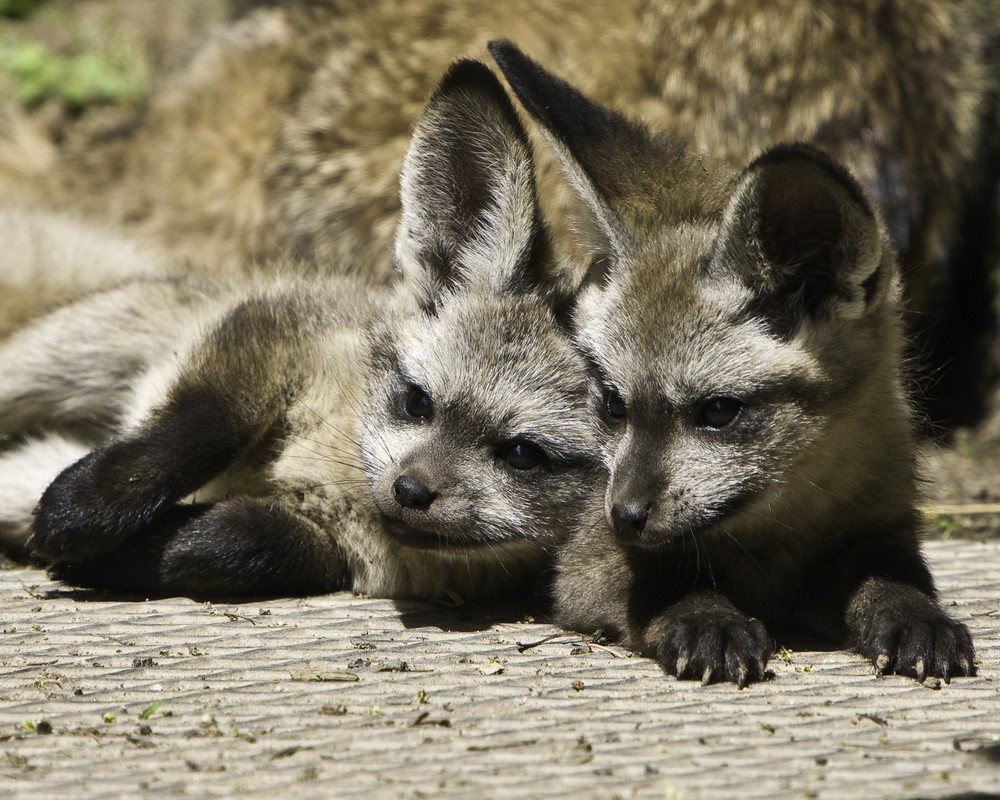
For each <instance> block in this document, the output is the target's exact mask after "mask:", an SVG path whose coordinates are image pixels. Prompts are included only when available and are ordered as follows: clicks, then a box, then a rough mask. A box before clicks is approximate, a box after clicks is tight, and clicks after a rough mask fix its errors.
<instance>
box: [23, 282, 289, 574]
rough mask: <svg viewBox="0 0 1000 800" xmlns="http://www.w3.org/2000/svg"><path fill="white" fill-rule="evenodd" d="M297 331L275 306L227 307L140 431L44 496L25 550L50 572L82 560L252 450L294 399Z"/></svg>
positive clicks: (99, 452)
mask: <svg viewBox="0 0 1000 800" xmlns="http://www.w3.org/2000/svg"><path fill="white" fill-rule="evenodd" d="M307 328H308V320H303V319H301V318H299V317H298V315H297V314H296V313H295V309H294V308H291V307H287V308H286V307H285V306H284V305H283V304H282V303H280V302H277V301H272V302H267V301H265V300H247V301H245V302H243V303H241V304H240V305H238V306H236V307H235V308H234V309H233V311H232V312H231V313H230V314H229V315H228V316H226V317H225V318H224V319H223V320H222V321H221V322H220V323H219V325H218V326H217V327H216V329H215V330H214V331H212V333H211V334H210V335H208V336H207V337H206V340H205V341H204V342H203V343H202V344H201V346H200V347H198V348H196V349H195V350H194V351H193V352H192V353H191V355H190V357H189V359H188V361H187V363H185V364H183V365H181V367H180V369H179V371H178V373H177V377H176V379H175V381H174V383H173V385H172V386H171V387H170V388H169V389H168V390H167V392H166V397H165V399H164V400H163V402H162V403H160V404H158V405H154V408H153V410H152V412H151V413H150V414H149V415H148V416H147V417H146V419H145V420H144V421H143V422H141V423H139V424H138V425H137V426H136V427H135V428H133V429H130V430H127V431H125V432H123V433H121V434H119V435H117V436H115V437H112V438H111V439H110V440H108V441H107V442H105V443H104V444H102V445H100V446H99V447H97V448H96V449H95V450H94V451H93V452H91V453H89V454H88V455H86V456H84V457H83V458H82V459H80V460H79V461H77V462H76V463H75V464H73V465H72V466H70V467H68V468H67V469H66V470H64V471H63V472H62V473H61V474H60V475H59V476H58V477H57V478H56V479H55V480H54V481H53V482H52V484H51V485H50V486H49V487H48V489H46V491H45V493H44V494H43V495H42V498H41V501H40V502H39V505H38V510H37V513H36V516H35V522H34V528H33V534H32V536H31V539H30V541H29V543H28V546H29V548H30V549H32V550H33V551H34V552H35V553H36V554H37V555H39V556H40V557H42V558H43V559H45V560H46V561H48V562H49V563H50V564H53V565H57V564H60V563H65V562H79V561H89V560H92V559H94V558H95V557H97V556H99V555H101V554H102V553H106V552H108V551H110V550H112V549H114V548H115V547H116V546H118V545H119V544H120V543H121V542H122V541H124V540H125V539H126V538H128V537H129V536H131V535H132V534H133V533H136V532H138V531H140V530H144V529H148V528H149V525H150V523H152V522H154V521H155V520H156V519H158V518H159V517H161V516H162V515H163V514H164V513H165V512H166V511H167V510H169V509H170V508H171V507H172V506H173V505H174V504H175V503H176V502H177V501H178V500H180V499H181V498H183V497H185V496H186V495H189V494H191V493H192V492H194V491H195V490H196V489H198V488H200V487H201V486H203V485H205V484H206V483H207V482H208V481H210V480H211V479H212V478H214V477H216V476H217V475H219V474H220V473H221V472H222V471H223V470H225V469H226V468H227V467H229V466H231V465H232V464H234V462H236V461H237V460H238V459H239V458H240V456H241V455H244V454H246V453H247V452H249V451H251V450H253V449H254V448H255V447H256V446H258V445H260V444H261V443H262V442H263V441H264V440H265V438H266V437H267V436H268V434H270V433H272V432H274V431H275V430H276V428H277V427H278V426H279V422H280V420H281V419H282V416H283V414H284V412H285V410H286V409H287V406H288V402H289V398H290V396H291V394H292V393H294V391H295V387H296V385H297V383H298V381H299V377H300V376H299V375H298V369H297V368H296V366H295V365H296V364H297V363H302V362H304V361H306V359H301V358H300V356H301V355H302V354H301V352H300V345H301V340H300V338H299V337H300V335H301V333H302V331H304V330H306V329H307Z"/></svg>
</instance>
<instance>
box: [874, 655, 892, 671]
mask: <svg viewBox="0 0 1000 800" xmlns="http://www.w3.org/2000/svg"><path fill="white" fill-rule="evenodd" d="M888 667H889V656H888V655H887V654H886V653H879V654H878V657H877V658H876V659H875V671H876V672H877V673H878V674H879V675H884V674H885V671H886V669H887V668H888Z"/></svg>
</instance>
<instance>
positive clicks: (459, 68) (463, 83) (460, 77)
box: [438, 58, 502, 92]
mask: <svg viewBox="0 0 1000 800" xmlns="http://www.w3.org/2000/svg"><path fill="white" fill-rule="evenodd" d="M483 85H486V86H491V85H496V86H497V87H500V81H499V80H497V77H496V76H495V75H494V74H493V72H492V71H491V70H490V68H489V67H487V66H486V65H485V64H484V63H482V62H481V61H475V60H473V59H471V58H460V59H459V60H458V61H455V62H454V63H453V64H452V65H451V66H450V67H448V69H447V70H446V71H445V73H444V76H443V77H442V78H441V82H440V83H439V84H438V91H439V92H447V91H452V90H454V89H461V88H463V87H468V86H475V87H480V86H483ZM500 88H502V87H500Z"/></svg>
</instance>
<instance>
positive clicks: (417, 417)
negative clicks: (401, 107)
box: [362, 61, 600, 551]
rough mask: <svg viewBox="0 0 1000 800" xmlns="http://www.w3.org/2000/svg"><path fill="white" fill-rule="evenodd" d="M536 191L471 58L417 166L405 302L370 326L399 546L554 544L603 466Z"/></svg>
mask: <svg viewBox="0 0 1000 800" xmlns="http://www.w3.org/2000/svg"><path fill="white" fill-rule="evenodd" d="M534 186H535V184H534V170H533V164H532V158H531V148H530V145H529V143H528V139H527V136H526V134H525V131H524V130H523V128H522V126H521V124H520V122H519V120H518V117H517V114H516V112H515V111H514V108H513V106H512V104H511V102H510V100H509V98H508V97H507V95H506V93H505V91H504V89H503V87H502V86H501V85H500V83H499V81H498V80H497V79H496V78H495V77H494V76H493V74H492V73H491V72H490V71H489V69H487V68H486V67H485V66H484V65H483V64H480V63H477V62H472V61H461V62H458V63H457V64H456V65H454V66H453V67H452V68H451V69H450V70H449V72H448V73H447V74H446V76H445V77H444V79H443V81H442V83H441V84H440V86H439V87H438V89H437V90H436V91H435V93H434V94H433V95H432V97H431V98H430V100H429V102H428V104H427V106H426V108H425V110H424V112H423V114H422V116H421V118H420V120H419V122H418V123H417V126H416V129H415V132H414V135H413V138H412V143H411V146H410V149H409V152H408V154H407V157H406V160H405V163H404V167H403V171H402V175H401V201H402V219H401V222H400V227H399V231H398V236H397V264H398V268H399V270H400V271H401V273H402V276H403V280H402V294H403V297H402V298H401V299H400V303H399V306H398V308H397V313H396V314H394V315H392V318H390V319H387V320H385V321H384V322H383V323H382V324H380V325H378V326H377V327H376V328H375V330H374V331H373V332H372V335H371V351H372V353H373V356H372V357H373V364H372V369H371V370H370V375H371V378H370V381H369V386H368V392H367V400H366V408H365V414H364V417H365V419H366V426H365V430H363V431H362V450H363V460H364V464H365V469H366V472H367V474H368V477H369V481H370V487H371V494H372V497H373V500H374V503H375V505H376V507H377V509H378V513H379V515H380V517H381V519H382V522H383V524H384V528H385V530H386V531H387V532H388V533H390V534H391V535H393V536H394V537H395V538H396V539H397V540H398V541H399V542H401V543H404V544H409V545H414V546H419V547H431V548H433V547H438V548H474V547H477V546H478V547H481V548H482V549H483V550H484V551H489V550H494V551H496V550H499V549H501V548H509V547H514V548H516V547H517V546H519V545H527V546H528V548H529V549H535V550H537V549H538V547H539V546H541V547H547V546H549V545H552V544H555V543H556V542H558V541H559V540H561V539H562V538H563V537H564V536H565V535H566V534H567V532H568V530H569V528H570V523H569V520H568V517H569V511H570V510H571V508H572V507H573V504H574V503H576V502H578V501H579V499H580V498H581V497H583V496H585V495H586V493H587V491H588V490H589V488H590V483H591V480H592V478H593V476H594V475H595V474H596V472H597V471H598V469H599V458H600V443H599V436H598V434H599V422H598V419H597V417H596V415H595V413H594V408H595V406H596V403H597V402H598V400H599V390H598V389H597V387H596V383H595V382H594V381H593V380H592V378H591V377H590V376H589V373H588V370H587V366H586V363H585V361H584V360H583V359H582V358H581V357H580V355H579V354H578V353H577V352H576V350H575V348H574V347H573V346H572V343H571V341H570V337H569V334H568V330H567V329H566V328H565V326H564V325H563V324H562V323H561V322H560V318H559V315H560V314H561V309H562V307H563V305H564V301H565V298H564V296H563V294H562V293H561V292H559V291H557V290H556V289H555V288H554V287H553V285H552V282H551V281H550V280H549V276H548V275H547V268H550V265H549V264H548V263H547V257H546V249H545V239H544V231H543V228H542V225H541V222H540V216H539V211H538V206H537V203H536V198H535V188H534Z"/></svg>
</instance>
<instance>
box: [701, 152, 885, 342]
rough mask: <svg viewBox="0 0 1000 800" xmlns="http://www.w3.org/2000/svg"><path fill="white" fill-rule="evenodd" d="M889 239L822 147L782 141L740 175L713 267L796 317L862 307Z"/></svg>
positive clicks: (769, 306)
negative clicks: (783, 142) (729, 274)
mask: <svg viewBox="0 0 1000 800" xmlns="http://www.w3.org/2000/svg"><path fill="white" fill-rule="evenodd" d="M887 247H888V244H887V240H886V239H885V236H884V231H883V226H882V224H881V222H880V220H879V217H878V215H877V214H876V212H875V211H874V209H873V208H872V206H871V204H870V203H869V201H868V199H867V198H866V197H865V195H864V192H863V191H862V189H861V188H860V186H859V185H858V183H857V182H856V181H855V180H854V178H852V177H851V175H850V174H849V173H848V172H847V170H846V169H844V168H843V167H842V166H840V165H839V164H838V163H836V162H835V161H833V160H832V159H831V158H830V157H829V156H827V155H826V154H825V153H823V152H821V151H820V150H817V149H816V148H814V147H811V146H810V145H806V144H789V145H779V146H778V147H775V148H772V149H771V150H768V151H767V152H765V153H764V154H763V155H761V156H760V157H759V158H757V159H756V160H755V161H754V162H753V163H751V164H750V166H749V167H747V169H746V170H745V171H744V173H743V175H742V176H741V178H740V180H739V181H738V183H737V188H736V191H735V192H734V195H733V197H732V199H731V201H730V204H729V207H728V209H727V211H726V214H725V216H724V220H723V227H722V231H721V234H720V237H719V240H718V246H717V249H716V253H715V255H714V257H713V258H712V260H711V265H710V270H712V271H714V272H716V273H723V272H725V273H732V272H734V271H735V272H736V274H737V276H738V277H739V278H740V280H741V281H742V282H743V283H744V284H745V285H746V286H748V287H749V288H751V289H752V290H754V292H755V293H756V294H757V296H758V298H759V304H762V308H761V310H762V311H768V310H770V311H771V313H773V314H776V315H783V316H786V317H788V316H789V315H790V316H791V317H792V318H791V319H788V320H787V321H788V322H790V323H791V322H799V321H801V320H802V319H803V318H805V317H817V316H820V315H823V314H826V313H831V312H832V311H834V310H835V309H838V308H839V309H841V310H843V311H844V312H845V313H851V311H850V310H855V311H859V312H860V311H863V309H864V308H865V307H866V306H867V305H868V304H869V303H870V302H871V301H872V299H873V298H874V296H875V295H876V292H877V288H878V286H879V284H880V281H879V278H880V269H881V268H882V266H883V262H884V260H885V255H886V248H887Z"/></svg>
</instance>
